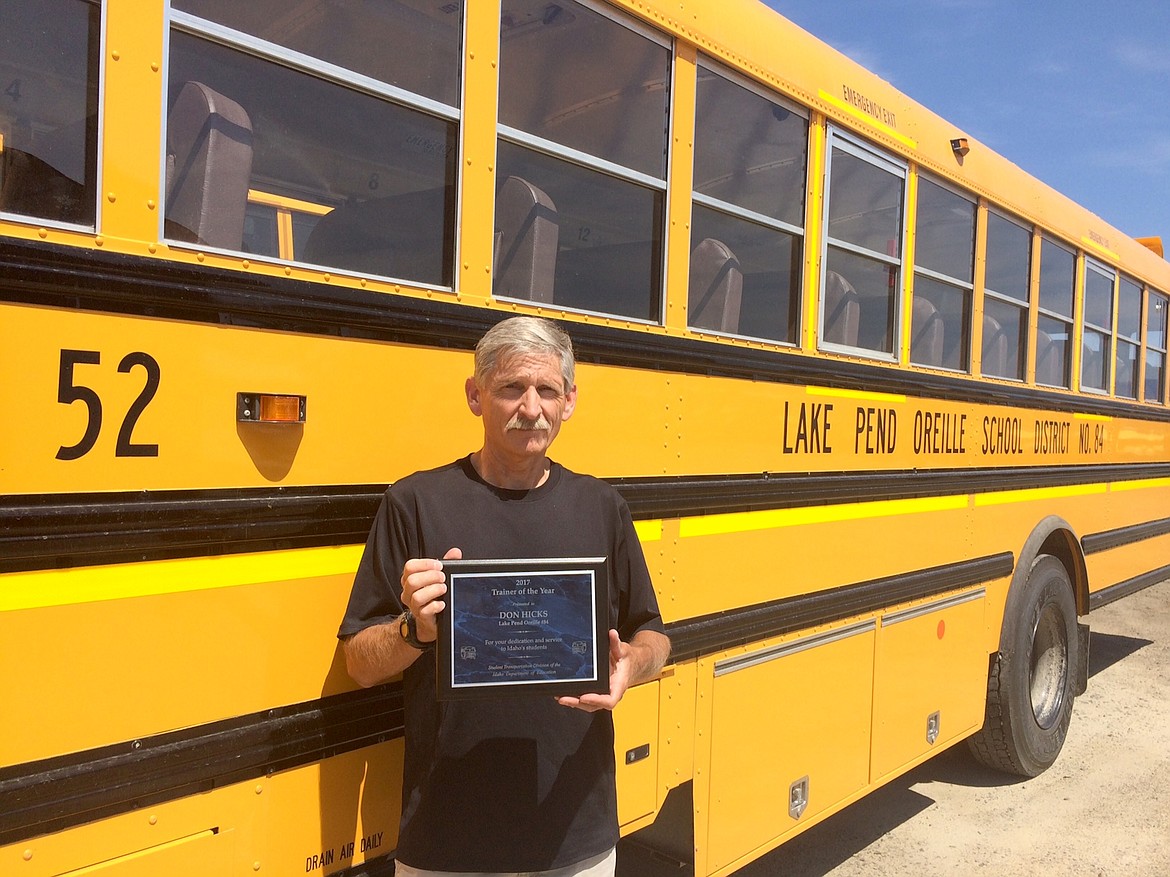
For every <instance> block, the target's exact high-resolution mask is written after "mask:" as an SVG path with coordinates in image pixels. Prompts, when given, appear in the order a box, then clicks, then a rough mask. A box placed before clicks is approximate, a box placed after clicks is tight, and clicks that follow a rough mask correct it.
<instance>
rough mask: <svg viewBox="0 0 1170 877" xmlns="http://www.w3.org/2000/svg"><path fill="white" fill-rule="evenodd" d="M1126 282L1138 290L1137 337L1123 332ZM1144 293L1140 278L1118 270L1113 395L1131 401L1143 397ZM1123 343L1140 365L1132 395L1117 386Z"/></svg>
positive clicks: (1135, 361)
mask: <svg viewBox="0 0 1170 877" xmlns="http://www.w3.org/2000/svg"><path fill="white" fill-rule="evenodd" d="M1126 284H1129V285H1130V286H1132V287H1133V288H1134V289H1136V290H1137V306H1138V308H1137V309H1138V315H1137V337H1136V338H1130V337H1126V336H1123V335H1122V334H1121V307H1122V300H1121V299H1122V295H1121V293H1122V290H1123V289H1124V288H1125V285H1126ZM1142 293H1143V287H1142V284H1141V283H1140V282H1139V281H1138V280H1136V279H1134V278H1133V277H1130V276H1129V275H1127V274H1125V273H1124V272H1122V271H1118V277H1117V310H1116V318H1115V320H1114V322H1115V324H1116V325H1115V326H1114V332H1113V344H1114V351H1113V364H1114V377H1113V395H1114V396H1116V397H1117V398H1118V399H1125V400H1128V401H1131V402H1136V401H1138V399H1139V398H1140V397H1141V388H1140V384H1141V358H1142V322H1143V321H1142V317H1143V314H1142V308H1143V306H1144V296H1143V295H1142ZM1123 345H1124V346H1125V347H1126V348H1127V349H1132V350H1133V352H1134V363H1135V364H1136V365H1137V367H1138V374H1137V379H1136V380H1135V382H1134V388H1133V393H1132V395H1122V394H1121V392H1120V391H1119V390H1118V388H1117V377H1118V375H1119V374H1120V370H1118V369H1117V363H1118V360H1117V357H1118V355H1119V354H1120V352H1121V349H1122V346H1123Z"/></svg>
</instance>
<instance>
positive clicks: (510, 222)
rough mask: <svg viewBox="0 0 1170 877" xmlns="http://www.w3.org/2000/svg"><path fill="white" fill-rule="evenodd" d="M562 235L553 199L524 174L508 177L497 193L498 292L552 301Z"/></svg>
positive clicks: (496, 263)
mask: <svg viewBox="0 0 1170 877" xmlns="http://www.w3.org/2000/svg"><path fill="white" fill-rule="evenodd" d="M559 235H560V226H559V224H558V220H557V208H556V205H555V204H554V203H553V201H552V199H551V198H549V196H548V195H547V194H545V193H544V192H543V191H542V190H541V189H538V188H537V187H536V186H534V185H532V184H531V183H530V182H528V181H527V180H523V179H521V178H520V177H508V178H507V179H506V180H504V184H503V185H502V186H501V187H500V191H499V194H497V196H496V253H495V272H494V283H493V287H494V289H493V291H494V293H495V294H496V295H502V296H506V297H508V298H523V299H529V300H531V301H539V302H545V303H551V302H552V300H553V285H554V279H555V275H556V267H557V242H558V240H559Z"/></svg>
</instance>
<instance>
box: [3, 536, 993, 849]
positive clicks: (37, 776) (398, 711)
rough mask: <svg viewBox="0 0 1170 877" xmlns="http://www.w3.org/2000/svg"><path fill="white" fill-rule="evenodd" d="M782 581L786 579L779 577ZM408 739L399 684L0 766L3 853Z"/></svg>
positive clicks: (841, 607)
mask: <svg viewBox="0 0 1170 877" xmlns="http://www.w3.org/2000/svg"><path fill="white" fill-rule="evenodd" d="M1012 566H1013V557H1012V555H1011V553H1010V552H1007V553H1003V554H997V555H992V556H988V557H981V558H977V559H975V560H968V561H963V562H961V563H955V564H949V565H945V566H939V567H934V568H931V569H923V570H916V571H913V572H908V573H904V574H901V575H895V576H889V577H887V578H882V579H876V580H873V581H868V582H862V583H859V584H854V585H847V586H844V587H839V588H833V589H831V590H827V591H822V592H818V593H815V594H808V595H804V596H800V597H793V598H789V599H784V600H776V601H773V602H769V603H764V604H760V605H757V606H749V607H746V608H744V609H737V610H733V611H729V612H725V613H717V614H714V615H709V616H704V617H701V618H693V619H689V620H687V621H683V622H676V623H674V624H671V625H668V627H667V632H668V633H669V634H670V637H671V642H672V644H673V652H672V657H671V660H672V661H676V662H677V661H683V660H688V659H691V658H697V657H701V656H703V655H706V654H711V653H714V652H719V651H722V650H724V649H727V648H732V647H734V646H737V645H743V644H746V643H749V642H752V641H755V640H759V639H763V638H766V637H769V636H776V635H779V634H783V633H790V632H794V631H796V630H800V629H802V628H810V627H815V626H817V625H821V624H827V623H831V622H834V621H839V620H841V619H844V618H849V617H852V616H854V615H858V614H865V613H869V612H876V611H878V610H880V609H882V608H884V607H886V606H890V605H894V604H896V603H901V602H906V601H909V600H915V599H920V598H924V597H930V596H933V595H935V594H939V593H943V592H946V591H951V590H955V589H959V588H964V587H968V586H972V585H977V584H981V583H983V582H986V581H990V580H992V579H996V578H1001V577H1003V576H1006V575H1010V574H1011V571H1012ZM781 574H782V573H781ZM403 733H404V718H403V700H402V689H401V685H400V684H399V683H391V684H389V685H385V686H381V687H378V688H373V689H368V690H363V691H356V692H351V693H347V694H340V695H333V696H330V697H325V698H321V699H320V700H316V701H310V702H308V703H302V704H297V705H294V706H286V707H277V708H274V709H271V710H266V711H264V712H260V713H252V714H250V715H246V716H240V717H237V718H233V719H227V720H224V721H220V722H213V723H210V724H206V725H201V726H198V727H194V728H188V729H184V730H181V731H172V732H168V733H165V734H159V735H157V736H153V737H146V738H142V739H139V740H131V741H127V742H124V743H119V744H116V745H113V746H106V747H102V748H99V749H91V750H87V751H84V752H77V753H71V754H69V755H63V756H57V757H54V758H49V759H45V760H43V761H36V762H29V763H25V764H19V765H14V766H10V767H4V768H0V846H3V845H5V844H9V843H16V842H18V841H22V840H25V839H27V838H30V837H36V836H39V835H43V834H49V833H51V832H56V831H62V830H64V829H66V828H69V827H72V826H75V825H80V824H83V823H85V822H92V821H94V820H96V819H102V818H106V817H109V816H114V815H117V814H119V813H127V812H130V811H132V810H137V809H140V808H142V807H146V806H150V805H153V804H161V803H163V802H166V801H171V800H175V799H178V798H182V797H186V796H188V795H193V794H198V793H201V792H207V791H211V790H213V789H217V788H221V787H223V786H228V785H232V784H234V783H239V782H243V781H245V780H249V779H254V778H256V777H261V776H266V775H270V774H273V773H275V772H277V771H282V770H289V769H291V768H295V767H299V766H302V765H305V764H310V763H313V762H316V761H319V760H321V759H324V758H329V757H331V756H334V755H339V754H342V753H345V752H350V751H352V750H355V749H359V748H362V747H364V746H370V745H373V744H375V743H380V742H384V741H386V740H389V739H393V738H396V737H401V736H402V735H403Z"/></svg>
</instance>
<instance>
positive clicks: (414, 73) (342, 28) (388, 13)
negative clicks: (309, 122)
mask: <svg viewBox="0 0 1170 877" xmlns="http://www.w3.org/2000/svg"><path fill="white" fill-rule="evenodd" d="M171 5H172V7H173V8H174V9H180V10H182V11H184V12H189V13H191V14H192V15H197V16H199V17H200V18H205V19H207V20H208V21H214V22H216V23H217V24H222V25H226V26H228V27H230V28H233V29H234V30H238V31H242V32H243V33H245V34H249V35H251V36H254V37H259V38H260V39H262V40H265V41H267V42H270V43H273V44H275V45H277V46H280V47H281V48H284V49H291V50H292V51H294V52H298V53H300V54H302V55H307V56H308V57H310V58H314V59H317V60H318V61H324V62H326V63H328V64H334V65H336V66H338V67H343V68H345V69H346V70H351V71H353V72H354V73H358V74H361V75H362V76H368V77H370V78H371V79H376V80H378V81H379V82H384V83H387V84H388V85H393V86H395V87H397V88H401V89H403V90H404V91H408V92H411V93H413V94H419V95H422V96H424V97H428V98H431V99H433V100H437V101H439V102H440V103H443V104H447V105H448V106H458V105H459V71H460V67H461V61H462V56H461V52H460V30H461V28H462V26H463V21H462V18H463V16H462V4H461V3H457V2H442V3H436V2H434V0H378V2H377V3H314V4H312V6H311V8H308V7H306V5H305V4H300V3H289V2H288V0H248V2H246V3H241V2H239V0H173V2H172V4H171Z"/></svg>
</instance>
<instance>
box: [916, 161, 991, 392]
mask: <svg viewBox="0 0 1170 877" xmlns="http://www.w3.org/2000/svg"><path fill="white" fill-rule="evenodd" d="M916 176H917V180H916V182H915V192H914V199H915V201H914V253H913V256H914V258H913V259H912V260H911V261H912V262H913V264H912V265H911V269H910V272H909V276H910V278H911V286H910V298H909V302H910V307H911V309H912V308H913V306H914V298H915V296H916V294H917V278H918V275H920V274H921V275H922V276H923V277H925V278H926V279H927V280H931V281H933V282H935V283H940V284H943V285H945V286H949V287H952V288H955V289H961V290H963V291H964V292H966V293H967V307H966V317H967V338H966V344H967V362H966V365H965V366H963V367H962V368H953V367H951V366H946V365H930V364H928V363H920V362H916V361H915V360H914V358H913V353H914V351H913V344H911V347H910V351H909V355H910V360H909V362H910V364H911V365H914V366H918V367H920V368H930V369H935V370H938V371H945V372H951V373H952V374H961V375H969V374H971V373H972V365H971V363H972V358H973V357H972V352H973V346H974V345H973V341H974V336H975V265H976V261H977V259H978V256H979V214H980V210H979V198H978V196H976V195H973V194H971V193H970V192H968V191H966V190H964V189H962V188H960V187H958V186H956V185H954V184H952V183H950V182H949V181H947V180H944V179H942V178H941V177H936V176H934V175H933V174H929V173H924V172H922V171H921V170H919V171H918V172H917V174H916ZM924 181H925V182H927V183H931V184H933V185H935V186H937V187H938V188H940V189H942V190H943V191H946V192H949V193H950V194H952V195H954V196H956V197H958V198H962V199H963V200H964V201H967V202H969V203H970V204H971V207H972V211H971V280H970V281H965V280H960V279H959V278H958V277H952V276H950V275H949V274H942V273H940V272H938V271H934V270H932V269H930V268H923V267H920V266H919V265H918V252H919V248H918V224H919V215H920V214H919V210H918V199H919V198H920V197H921V194H922V183H923V182H924ZM910 325H911V329H910V335H911V338H913V336H914V329H913V325H914V320H913V313H911V318H910Z"/></svg>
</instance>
